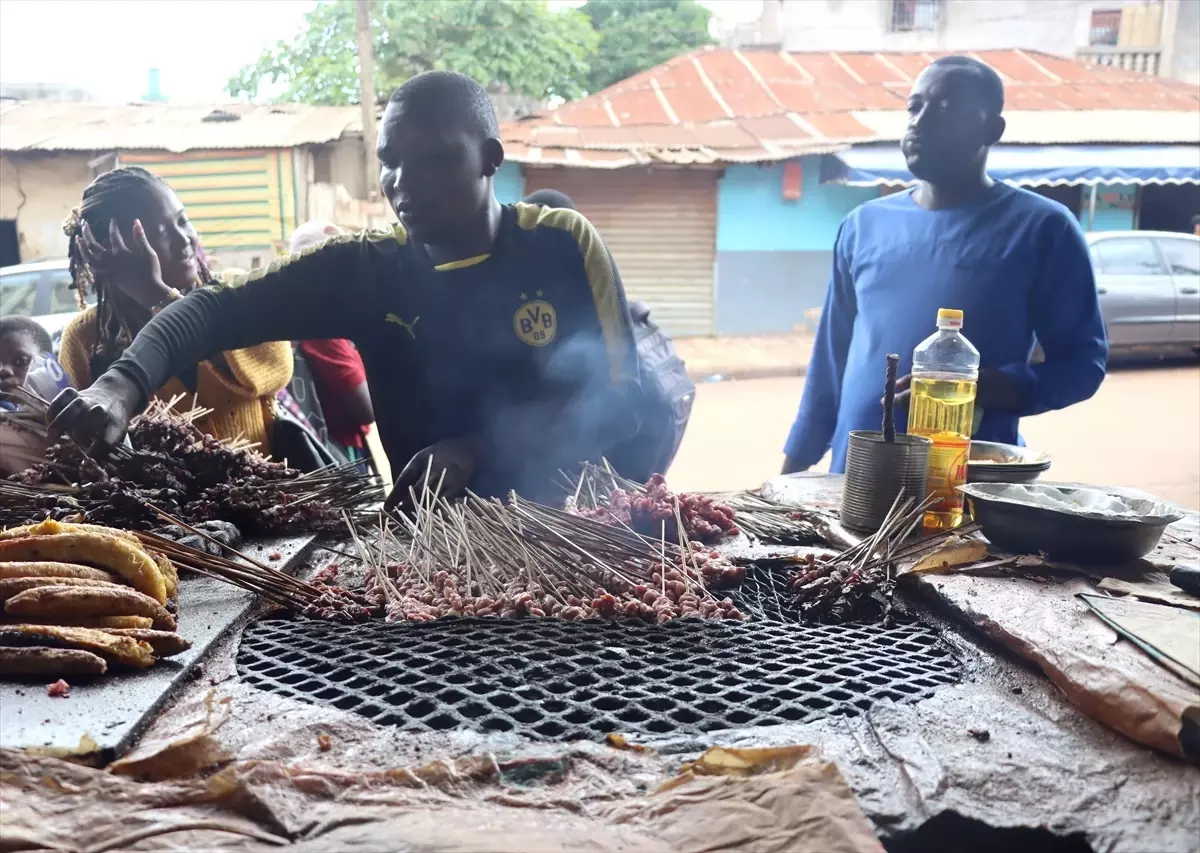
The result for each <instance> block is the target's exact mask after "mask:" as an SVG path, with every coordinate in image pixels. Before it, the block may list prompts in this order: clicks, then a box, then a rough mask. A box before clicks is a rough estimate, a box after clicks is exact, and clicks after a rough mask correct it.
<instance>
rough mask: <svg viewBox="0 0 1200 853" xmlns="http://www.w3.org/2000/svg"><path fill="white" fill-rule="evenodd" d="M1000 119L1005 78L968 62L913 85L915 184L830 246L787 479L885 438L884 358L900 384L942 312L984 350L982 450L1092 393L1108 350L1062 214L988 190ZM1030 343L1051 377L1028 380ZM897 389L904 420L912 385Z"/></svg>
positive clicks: (865, 211) (1026, 198)
mask: <svg viewBox="0 0 1200 853" xmlns="http://www.w3.org/2000/svg"><path fill="white" fill-rule="evenodd" d="M1003 106H1004V85H1003V83H1002V82H1001V80H1000V77H999V75H997V74H996V72H995V71H993V70H992V69H991V68H989V67H988V66H987V65H985V64H984V63H982V62H979V61H977V60H974V59H970V58H968V57H964V56H948V57H943V58H941V59H938V60H936V61H935V62H934V63H933V64H932V65H930V66H929V67H927V68H926V69H925V70H924V71H923V72H922V73H921V75H920V77H918V78H917V81H916V83H914V84H913V88H912V93H911V94H910V95H909V99H908V115H909V119H908V129H907V131H906V132H905V135H904V139H903V142H902V143H901V149H902V151H903V153H904V156H905V159H906V161H907V163H908V169H909V171H910V172H912V174H913V175H914V176H915V177H916V178H917V179H918V180H919V181H920V183H919V184H918V185H917V186H916V187H915V188H914V189H912V190H910V191H905V192H900V193H896V194H894V195H889V196H885V197H883V198H879V199H875V200H873V201H870V202H867V203H866V204H864V205H862V206H860V207H858V208H857V209H856V210H854V211H853V212H852V213H851V214H850V215H849V216H847V217H846V219H845V221H844V222H843V223H842V225H841V228H840V230H839V231H838V236H837V241H836V243H835V245H834V251H833V274H832V276H831V278H830V282H829V292H828V293H827V294H826V297H825V306H824V309H823V311H822V314H821V323H820V326H819V328H818V330H817V340H816V344H815V345H814V347H813V355H812V361H811V363H810V365H809V370H808V377H807V380H806V382H805V386H804V396H803V399H802V400H801V403H800V411H799V413H798V414H797V416H796V421H795V423H794V424H793V426H792V430H791V434H790V435H789V436H788V440H787V446H786V447H785V449H784V452H785V454H786V455H787V459H786V461H785V462H784V469H783V470H784V473H785V474H786V473H792V472H795V471H803V470H805V469H807V468H809V467H810V466H812V465H814V464H816V463H817V462H818V461H819V460H820V459H821V458H822V457H823V456H824V455H825V453H826V452H827V451H828V450H829V449H830V446H831V445H832V448H833V460H832V463H831V465H830V470H831V471H832V472H834V473H840V472H842V471H843V470H844V469H845V464H846V442H847V438H848V436H849V434H850V432H851V431H852V430H861V429H879V424H880V419H881V409H880V397H881V395H882V386H883V374H884V366H885V361H886V356H887V354H888V353H890V352H894V353H899V354H900V357H901V372H902V373H908V372H909V371H910V370H911V369H912V352H913V349H914V348H915V347H916V346H917V344H919V343H920V342H921V341H922V340H923V339H924V338H926V337H927V336H928V335H930V334H931V333H932V332H933V331H934V325H935V322H934V321H935V318H936V316H937V311H938V309H939V308H958V309H960V310H962V311H963V312H964V315H965V325H964V329H963V331H964V333H965V334H966V336H967V338H968V339H969V340H970V341H971V343H973V344H974V345H975V346H976V347H977V348H978V349H979V353H980V370H979V388H978V396H977V398H976V419H975V423H976V429H975V434H974V437H975V438H977V439H980V440H986V441H1000V442H1007V443H1010V444H1015V443H1017V441H1018V437H1017V427H1018V424H1019V421H1020V419H1021V418H1022V417H1027V416H1030V415H1036V414H1039V413H1040V412H1046V411H1050V410H1052V409H1061V408H1065V407H1066V406H1070V405H1071V404H1073V403H1078V402H1080V401H1081V400H1086V399H1087V398H1089V397H1091V396H1092V395H1093V394H1094V393H1096V389H1097V388H1099V387H1100V383H1101V381H1103V379H1104V370H1105V365H1106V363H1107V359H1108V344H1107V341H1106V339H1105V333H1104V323H1103V321H1102V319H1101V317H1100V306H1099V302H1098V299H1097V296H1096V281H1095V277H1094V275H1093V273H1092V265H1091V261H1090V259H1089V257H1088V250H1087V245H1086V244H1085V242H1084V239H1083V234H1082V232H1081V231H1080V228H1079V224H1078V223H1077V222H1076V220H1075V217H1074V216H1073V215H1072V214H1071V213H1070V211H1068V210H1067V209H1066V208H1065V207H1063V206H1062V205H1060V204H1058V203H1057V202H1053V201H1050V200H1048V199H1045V198H1043V197H1041V196H1039V195H1036V194H1035V193H1031V192H1028V191H1026V190H1023V189H1018V188H1014V187H1010V186H1007V185H1005V184H1002V183H996V182H994V181H992V179H991V178H989V177H988V175H987V169H986V167H987V155H988V149H989V148H990V147H991V146H992V145H995V144H996V143H997V142H999V141H1000V137H1001V136H1002V135H1003V133H1004V119H1003V118H1002V117H1001V111H1002V109H1003ZM1035 337H1036V339H1037V341H1038V342H1040V343H1041V347H1042V350H1043V351H1044V352H1045V362H1044V363H1042V364H1036V365H1031V364H1030V363H1029V356H1030V354H1031V352H1032V350H1033V346H1034V339H1035ZM898 387H899V388H900V389H901V390H902V391H903V392H904V393H902V394H900V395H898V397H897V402H898V403H899V404H900V405H901V406H904V405H906V404H907V396H908V395H907V390H906V389H907V387H908V377H907V376H905V377H904V378H903V379H901V382H900V384H899V386H898ZM901 422H903V421H901Z"/></svg>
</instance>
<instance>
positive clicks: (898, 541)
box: [788, 495, 979, 623]
mask: <svg viewBox="0 0 1200 853" xmlns="http://www.w3.org/2000/svg"><path fill="white" fill-rule="evenodd" d="M936 500H937V498H936V496H932V497H929V498H927V499H925V500H924V501H917V500H915V499H913V498H905V497H904V496H903V495H898V496H897V497H896V500H895V501H894V502H893V503H892V506H891V509H890V510H889V511H888V514H887V516H886V517H885V518H884V522H883V524H882V525H881V526H880V528H879V530H877V531H876V532H875V533H874V534H873V535H871V536H869V537H867V538H866V539H863V540H862V541H861V542H859V543H858V544H856V545H854V546H852V547H850V548H847V549H846V550H844V551H842V552H841V553H840V554H837V555H835V556H832V557H821V556H817V555H812V554H810V555H808V556H807V557H805V563H804V565H803V566H802V567H801V568H800V569H797V570H796V571H795V572H793V573H792V575H791V577H790V578H789V580H788V588H789V589H791V590H792V591H793V592H794V599H793V601H794V604H795V605H796V606H797V607H798V608H799V610H800V612H801V614H802V615H803V616H804V617H805V618H806V619H808V620H811V621H814V622H825V623H840V622H849V621H852V620H864V619H878V618H883V619H884V620H885V621H886V620H887V619H889V618H890V616H891V613H892V601H893V594H894V592H895V587H896V578H897V567H898V566H900V565H902V564H908V563H911V562H913V561H916V560H918V559H920V558H921V557H922V556H923V555H925V554H928V553H931V552H933V551H936V550H937V549H938V548H940V547H942V545H943V544H945V542H946V541H947V540H948V539H949V538H951V537H965V536H968V535H970V534H972V533H974V532H975V531H976V530H978V529H979V528H978V525H974V524H969V525H965V526H963V527H960V528H957V529H954V530H946V531H941V532H939V533H937V534H934V535H932V536H927V537H922V538H920V539H917V540H912V539H911V537H912V536H913V534H914V533H915V532H916V531H917V530H919V529H920V527H921V524H922V521H923V518H924V515H925V510H926V509H928V508H929V506H931V505H932V504H933V503H934V502H935V501H936Z"/></svg>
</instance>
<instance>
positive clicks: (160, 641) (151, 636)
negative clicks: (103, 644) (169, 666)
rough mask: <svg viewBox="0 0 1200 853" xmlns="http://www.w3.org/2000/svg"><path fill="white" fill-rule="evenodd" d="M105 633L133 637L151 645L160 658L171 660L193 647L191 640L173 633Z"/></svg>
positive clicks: (143, 630) (144, 630) (112, 630)
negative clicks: (172, 657)
mask: <svg viewBox="0 0 1200 853" xmlns="http://www.w3.org/2000/svg"><path fill="white" fill-rule="evenodd" d="M104 633H106V634H115V635H116V636H118V637H132V638H133V639H135V640H141V641H142V642H144V643H149V644H150V647H151V648H152V649H154V653H155V654H156V655H158V656H159V657H160V658H169V657H171V656H173V655H177V654H179V653H180V652H186V651H187V650H188V649H190V648H191V647H192V642H191V640H185V639H184V638H183V637H181V636H179V635H178V634H176V633H174V632H172V631H152V630H151V629H149V628H105V629H104Z"/></svg>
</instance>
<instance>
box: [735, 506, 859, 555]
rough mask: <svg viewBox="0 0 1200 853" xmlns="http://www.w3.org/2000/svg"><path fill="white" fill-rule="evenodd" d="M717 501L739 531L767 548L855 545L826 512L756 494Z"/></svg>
mask: <svg viewBox="0 0 1200 853" xmlns="http://www.w3.org/2000/svg"><path fill="white" fill-rule="evenodd" d="M715 500H717V501H719V502H720V503H721V504H722V505H724V506H727V507H729V508H730V509H732V510H733V512H734V517H735V518H736V519H737V523H738V527H740V528H741V529H742V531H743V532H744V533H746V534H747V535H749V536H752V537H753V538H755V539H757V540H758V541H759V542H761V543H762V544H764V545H840V546H842V547H847V546H850V545H852V544H854V542H855V540H854V537H852V536H850V535H849V534H848V533H847V532H846V531H845V530H844V529H842V526H841V525H840V524H839V523H838V521H837V517H836V515H835V514H834V513H832V512H829V511H827V510H822V509H818V508H816V507H806V506H797V505H795V504H782V503H779V502H777V501H773V500H770V499H768V498H765V497H763V496H762V495H760V494H757V493H755V492H733V493H730V494H723V495H720V496H718V497H716V498H715Z"/></svg>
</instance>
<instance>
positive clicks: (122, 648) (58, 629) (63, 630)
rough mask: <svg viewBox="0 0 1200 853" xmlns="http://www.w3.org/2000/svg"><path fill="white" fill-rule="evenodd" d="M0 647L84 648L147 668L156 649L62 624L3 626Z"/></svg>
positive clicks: (127, 663)
mask: <svg viewBox="0 0 1200 853" xmlns="http://www.w3.org/2000/svg"><path fill="white" fill-rule="evenodd" d="M0 646H10V647H29V646H57V647H59V648H68V649H82V650H83V651H87V652H92V653H93V654H97V655H100V656H101V657H102V658H104V659H105V660H108V661H110V662H112V663H120V664H124V665H126V666H132V667H138V668H145V667H148V666H150V665H151V664H153V663H154V649H152V648H151V647H150V644H149V643H143V642H141V641H140V640H135V639H133V638H132V637H115V636H113V635H111V634H106V633H104V632H103V631H97V630H95V629H93V628H73V627H64V626H62V625H29V624H21V625H4V626H0Z"/></svg>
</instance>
